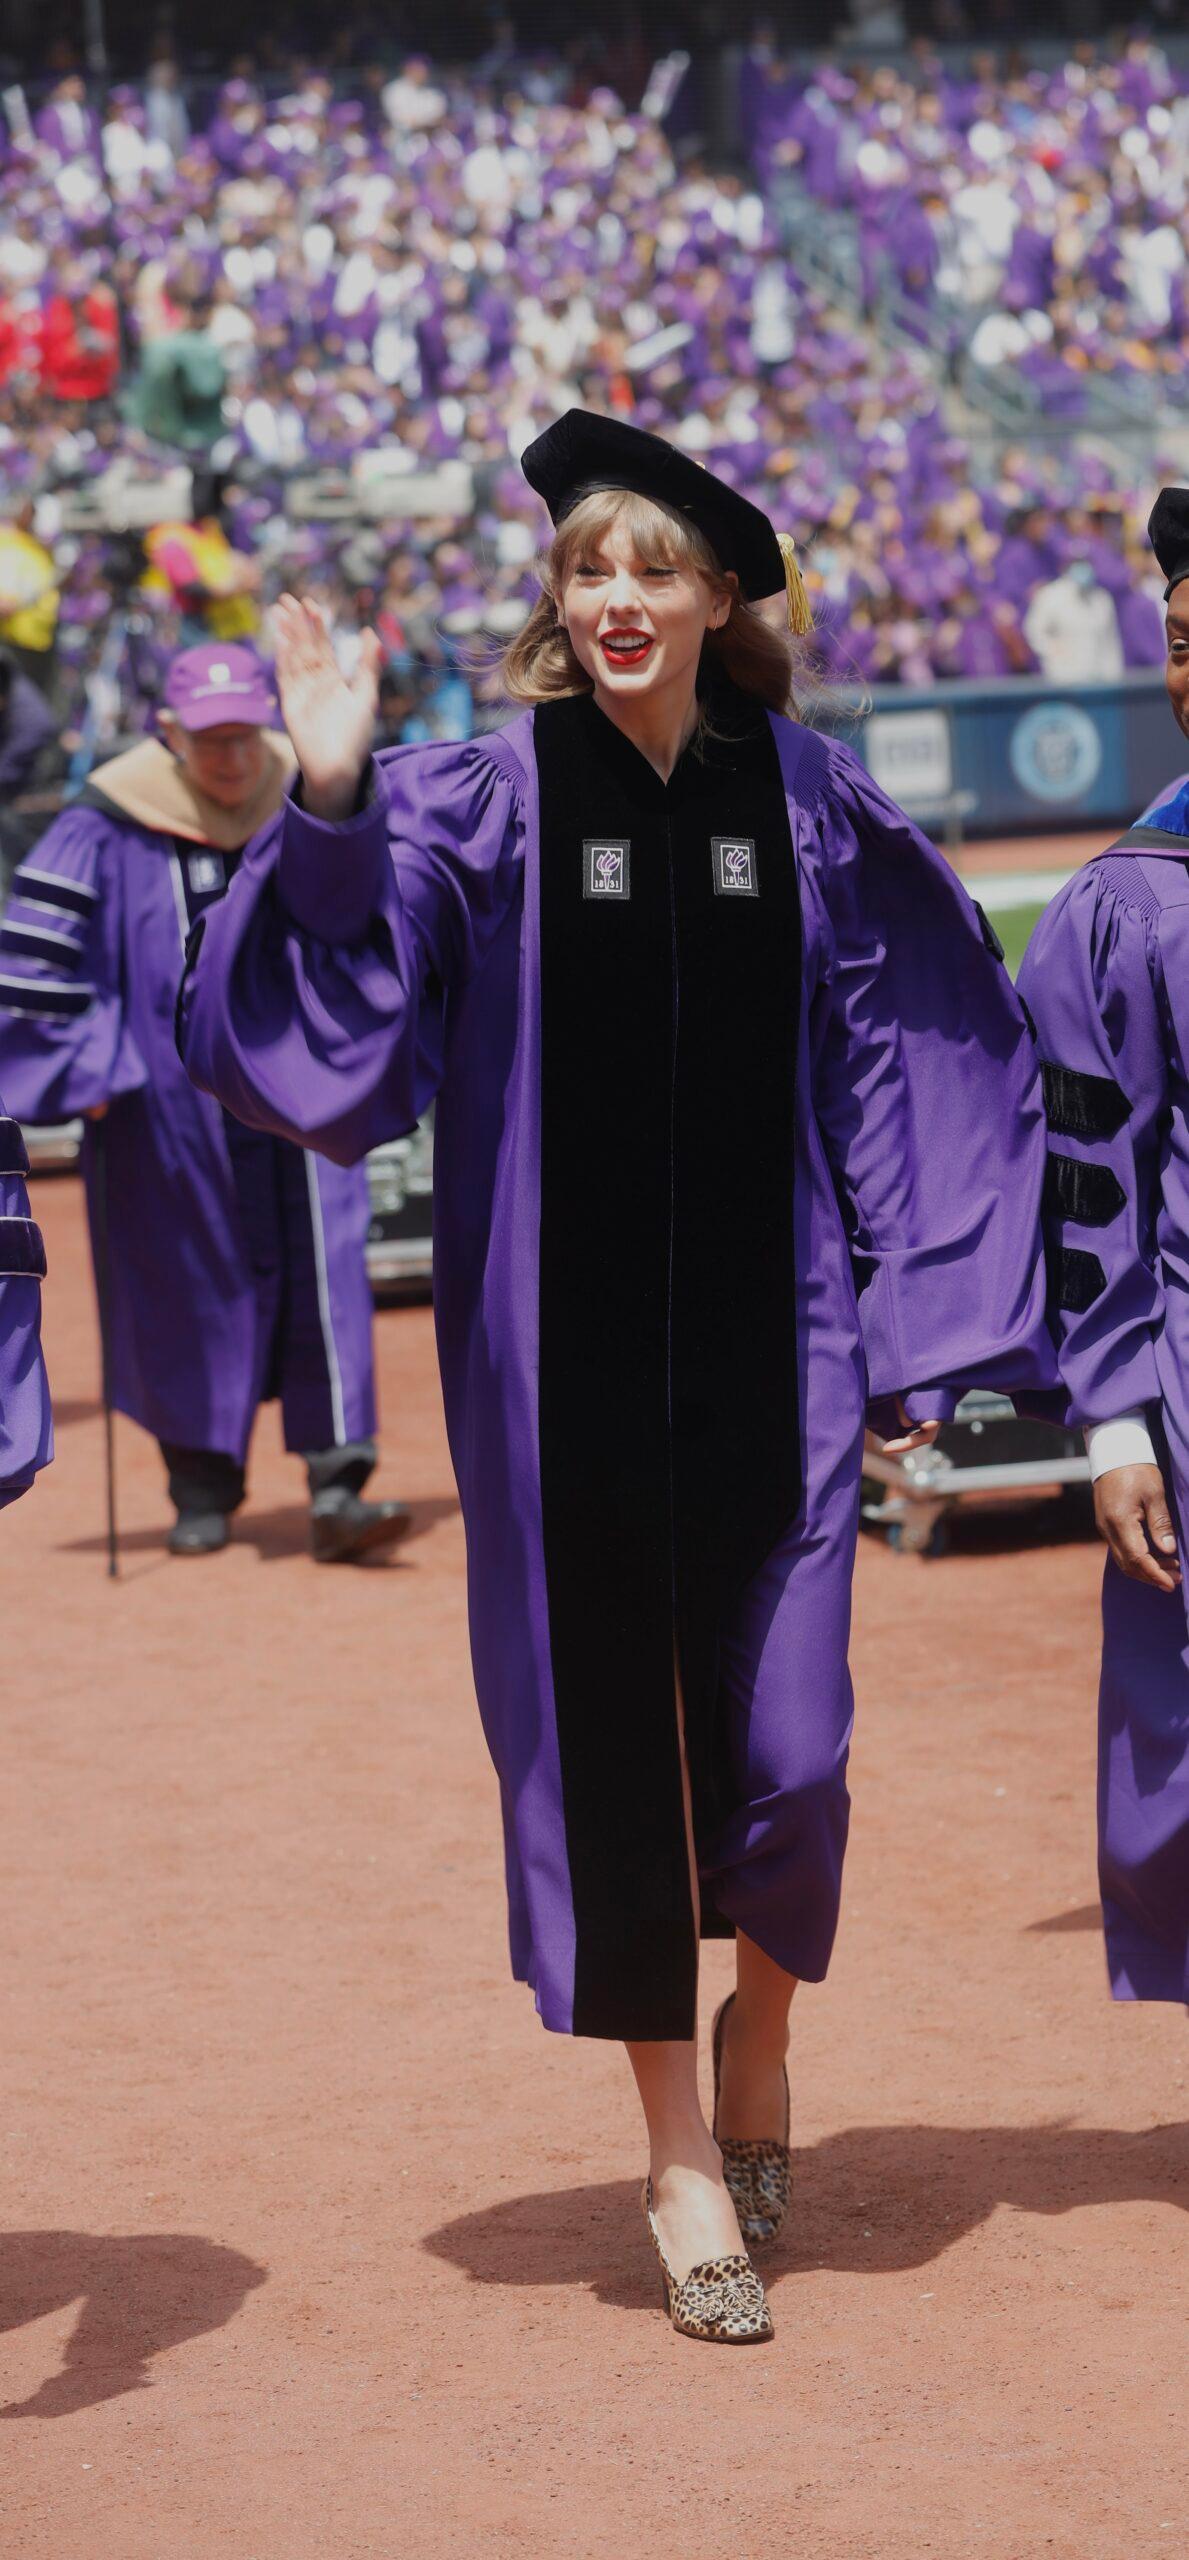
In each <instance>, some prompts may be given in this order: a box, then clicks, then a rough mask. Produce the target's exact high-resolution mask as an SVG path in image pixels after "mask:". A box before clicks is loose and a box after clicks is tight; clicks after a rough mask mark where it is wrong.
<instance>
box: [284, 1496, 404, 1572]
mask: <svg viewBox="0 0 1189 2560" xmlns="http://www.w3.org/2000/svg"><path fill="white" fill-rule="evenodd" d="M412 1525H413V1515H412V1512H411V1511H410V1510H409V1507H408V1505H407V1503H404V1502H365V1501H364V1499H363V1495H362V1494H361V1493H346V1494H341V1495H340V1496H339V1498H338V1500H337V1501H336V1502H334V1503H333V1504H327V1505H326V1507H325V1508H319V1507H318V1506H315V1508H314V1510H313V1511H312V1512H311V1514H310V1549H311V1552H312V1554H313V1558H314V1562H315V1564H354V1563H355V1562H356V1561H357V1559H358V1558H359V1557H360V1556H369V1555H372V1554H374V1553H375V1551H376V1549H377V1548H378V1547H395V1546H399V1544H400V1541H401V1539H402V1538H407V1536H408V1534H409V1530H410V1529H411V1527H412Z"/></svg>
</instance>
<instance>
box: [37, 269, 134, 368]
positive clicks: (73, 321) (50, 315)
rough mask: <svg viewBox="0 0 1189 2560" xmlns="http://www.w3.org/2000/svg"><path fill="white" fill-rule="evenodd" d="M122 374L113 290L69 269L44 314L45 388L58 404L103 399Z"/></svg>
mask: <svg viewBox="0 0 1189 2560" xmlns="http://www.w3.org/2000/svg"><path fill="white" fill-rule="evenodd" d="M119 370H120V324H119V317H118V314H117V310H116V297H115V295H114V293H113V292H112V289H111V286H110V285H108V284H104V283H103V282H102V280H101V279H100V278H98V277H91V276H89V275H88V274H87V271H86V269H85V268H83V267H73V268H68V269H67V270H66V272H65V273H64V274H63V276H62V278H61V281H60V284H59V286H58V289H57V291H56V292H55V293H52V294H51V295H50V298H49V301H48V302H47V303H46V304H45V305H44V308H43V310H42V314H41V387H42V389H43V391H48V393H49V394H50V397H51V399H54V400H104V399H106V398H107V396H108V394H109V393H110V392H111V391H112V389H113V388H114V385H115V381H116V377H117V375H118V373H119Z"/></svg>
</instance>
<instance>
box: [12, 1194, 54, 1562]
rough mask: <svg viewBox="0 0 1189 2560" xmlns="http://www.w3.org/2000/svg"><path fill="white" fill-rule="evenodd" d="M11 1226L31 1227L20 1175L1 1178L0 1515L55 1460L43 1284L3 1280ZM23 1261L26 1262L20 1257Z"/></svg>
mask: <svg viewBox="0 0 1189 2560" xmlns="http://www.w3.org/2000/svg"><path fill="white" fill-rule="evenodd" d="M9 1219H11V1220H14V1221H16V1222H17V1223H18V1225H19V1226H20V1227H21V1228H24V1227H27V1226H28V1224H29V1223H30V1221H29V1195H28V1192H27V1190H26V1188H25V1184H24V1182H23V1180H22V1178H21V1176H20V1175H19V1174H16V1173H8V1174H0V1511H2V1510H4V1508H5V1507H6V1505H7V1504H8V1503H10V1502H15V1501H16V1499H17V1497H18V1495H19V1494H22V1493H27V1492H28V1489H29V1487H30V1485H31V1484H32V1482H33V1479H34V1476H35V1475H36V1474H37V1473H38V1470H39V1469H40V1468H41V1467H46V1466H48V1465H49V1462H50V1460H51V1458H52V1457H53V1454H54V1433H53V1422H52V1419H51V1414H50V1393H49V1387H48V1385H47V1383H46V1375H45V1362H44V1360H43V1359H42V1356H41V1282H40V1281H39V1280H36V1279H31V1278H28V1277H26V1276H24V1275H23V1274H22V1275H20V1276H18V1277H16V1278H6V1277H4V1276H2V1275H3V1272H4V1270H5V1269H6V1267H7V1268H10V1267H11V1265H12V1264H13V1263H14V1262H15V1261H16V1260H17V1259H18V1257H17V1255H16V1254H14V1253H12V1252H11V1251H5V1250H4V1238H5V1236H6V1234H7V1233H9V1230H8V1229H6V1227H5V1225H4V1224H3V1222H4V1221H6V1220H9ZM21 1258H24V1257H21Z"/></svg>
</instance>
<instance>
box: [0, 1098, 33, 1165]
mask: <svg viewBox="0 0 1189 2560" xmlns="http://www.w3.org/2000/svg"><path fill="white" fill-rule="evenodd" d="M28 1170H29V1150H28V1148H27V1147H26V1145H25V1141H24V1137H23V1135H22V1132H21V1127H20V1123H19V1121H16V1120H10V1119H9V1118H8V1117H7V1115H6V1114H5V1113H2V1112H0V1179H3V1177H4V1176H5V1175H9V1176H11V1175H14V1174H15V1175H17V1176H19V1178H20V1179H21V1180H22V1181H23V1180H24V1177H25V1175H26V1174H27V1172H28Z"/></svg>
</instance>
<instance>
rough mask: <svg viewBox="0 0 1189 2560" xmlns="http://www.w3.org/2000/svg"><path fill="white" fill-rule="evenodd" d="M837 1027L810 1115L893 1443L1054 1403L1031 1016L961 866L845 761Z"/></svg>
mask: <svg viewBox="0 0 1189 2560" xmlns="http://www.w3.org/2000/svg"><path fill="white" fill-rule="evenodd" d="M818 836H819V842H820V854H819V857H818V858H819V861H820V875H819V878H820V894H821V898H822V901H823V905H824V908H825V911H826V918H827V926H828V932H827V938H826V945H825V948H826V982H827V1010H826V1017H825V1023H824V1028H823V1033H822V1037H821V1040H820V1043H819V1046H818V1050H817V1055H816V1065H815V1095H814V1099H815V1108H816V1113H817V1119H818V1124H819V1127H820V1129H821V1131H822V1136H823V1141H824V1144H825V1147H826V1150H827V1154H828V1156H829V1159H830V1162H831V1164H832V1167H833V1170H834V1176H835V1181H836V1184H837V1187H838V1190H839V1193H840V1195H841V1198H842V1200H843V1204H844V1209H845V1211H846V1213H847V1215H848V1220H849V1224H850V1230H851V1243H852V1252H853V1256H854V1260H855V1264H856V1269H857V1272H858V1275H859V1279H860V1296H859V1319H860V1324H861V1326H862V1332H863V1342H864V1348H865V1351H866V1357H867V1369H868V1379H869V1390H870V1407H869V1414H870V1419H871V1422H872V1425H873V1428H874V1429H876V1430H877V1431H879V1432H880V1433H881V1434H882V1435H883V1436H884V1437H889V1436H895V1435H896V1433H897V1432H898V1430H899V1429H900V1427H901V1426H900V1424H899V1421H898V1417H897V1415H896V1410H895V1403H894V1399H895V1397H896V1396H897V1395H899V1396H902V1397H903V1398H904V1401H905V1405H906V1408H907V1411H908V1414H909V1417H910V1419H911V1420H912V1421H914V1422H923V1421H929V1420H932V1419H937V1420H940V1421H947V1420H949V1419H951V1418H952V1416H953V1413H954V1411H955V1409H956V1407H957V1404H958V1402H959V1399H960V1398H961V1396H962V1395H963V1394H964V1393H965V1392H966V1390H967V1389H969V1388H972V1387H981V1388H985V1389H988V1390H992V1391H994V1392H996V1393H1001V1394H1005V1395H1007V1394H1011V1393H1012V1392H1013V1391H1019V1392H1022V1393H1030V1394H1047V1393H1050V1392H1051V1391H1052V1390H1053V1389H1054V1388H1055V1386H1056V1383H1057V1379H1056V1369H1055V1364H1054V1356H1053V1348H1052V1343H1051V1340H1050V1337H1049V1334H1048V1330H1047V1327H1046V1323H1045V1272H1044V1258H1043V1248H1042V1240H1041V1226H1040V1210H1041V1193H1042V1188H1043V1183H1044V1167H1045V1124H1044V1108H1043V1101H1042V1096H1041V1085H1040V1076H1039V1071H1038V1067H1037V1062H1036V1057H1035V1053H1034V1051H1033V1047H1032V1042H1031V1039H1030V1037H1029V1033H1028V1028H1027V1024H1026V1021H1025V1018H1024V1014H1023V1010H1022V1008H1021V1006H1020V1004H1019V1001H1018V999H1017V997H1016V994H1015V991H1014V989H1013V987H1012V985H1011V981H1010V979H1009V977H1008V975H1007V972H1006V970H1005V968H1004V966H1003V963H1002V961H1001V960H1000V959H999V958H998V957H997V956H996V953H995V951H994V949H993V948H991V947H989V942H988V939H987V937H986V936H985V932H984V928H983V926H982V924H981V922H980V918H979V914H978V911H977V909H976V908H975V907H974V906H973V904H972V902H971V901H970V899H969V898H968V897H967V896H966V893H965V891H964V890H963V889H962V888H961V887H960V885H959V883H958V882H957V880H956V879H955V878H954V875H953V873H952V871H951V870H950V868H949V865H948V864H947V863H945V862H944V861H943V860H942V858H941V856H940V855H939V854H938V853H936V852H935V851H934V848H933V847H932V845H930V844H928V843H927V842H926V840H925V838H924V837H923V836H921V835H920V834H918V832H917V830H916V828H915V827H913V826H912V825H911V824H910V822H909V820H908V819H907V818H906V817H905V816H904V815H903V813H902V812H901V811H900V810H899V809H897V808H896V806H895V804H894V803H893V802H892V801H890V800H888V799H887V798H886V796H885V795H884V793H883V792H881V791H880V790H879V789H878V788H877V786H876V785H875V784H874V783H873V782H872V780H871V777H870V775H869V774H868V773H867V772H866V770H865V768H864V767H863V766H862V765H861V764H860V763H859V760H858V758H857V757H856V756H855V755H854V754H853V753H852V752H851V751H850V749H848V748H837V747H836V748H833V749H832V750H831V777H830V781H829V783H828V785H827V788H826V792H825V797H824V802H823V806H822V811H821V815H820V819H819V826H818Z"/></svg>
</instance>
